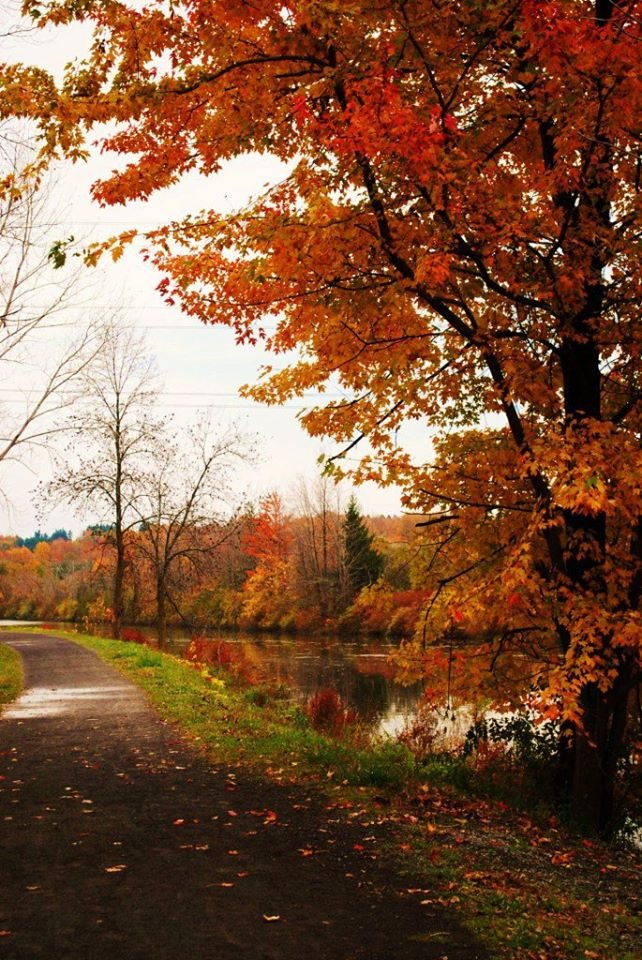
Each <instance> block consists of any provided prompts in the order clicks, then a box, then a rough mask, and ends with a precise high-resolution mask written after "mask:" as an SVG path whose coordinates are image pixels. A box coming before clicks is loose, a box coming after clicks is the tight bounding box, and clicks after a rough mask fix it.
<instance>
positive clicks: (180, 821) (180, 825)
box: [172, 817, 185, 827]
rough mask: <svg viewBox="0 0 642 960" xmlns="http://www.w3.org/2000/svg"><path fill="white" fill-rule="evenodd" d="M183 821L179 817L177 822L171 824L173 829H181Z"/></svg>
mask: <svg viewBox="0 0 642 960" xmlns="http://www.w3.org/2000/svg"><path fill="white" fill-rule="evenodd" d="M184 823H185V821H184V820H183V819H181V818H180V817H179V819H178V820H174V821H173V823H172V826H173V827H182V826H183V824H184Z"/></svg>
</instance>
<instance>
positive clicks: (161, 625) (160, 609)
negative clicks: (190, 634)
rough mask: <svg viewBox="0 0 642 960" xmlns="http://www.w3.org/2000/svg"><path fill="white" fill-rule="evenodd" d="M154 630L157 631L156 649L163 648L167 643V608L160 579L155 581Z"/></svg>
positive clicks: (163, 587) (163, 586)
mask: <svg viewBox="0 0 642 960" xmlns="http://www.w3.org/2000/svg"><path fill="white" fill-rule="evenodd" d="M156 631H157V633H158V649H159V650H164V649H165V645H166V643H167V609H166V603H165V585H164V583H163V582H162V580H161V581H157V583H156Z"/></svg>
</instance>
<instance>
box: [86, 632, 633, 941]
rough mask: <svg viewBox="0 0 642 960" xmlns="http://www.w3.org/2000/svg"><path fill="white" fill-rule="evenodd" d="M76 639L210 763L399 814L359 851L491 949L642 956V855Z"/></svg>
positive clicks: (155, 660)
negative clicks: (428, 778) (388, 837)
mask: <svg viewBox="0 0 642 960" xmlns="http://www.w3.org/2000/svg"><path fill="white" fill-rule="evenodd" d="M70 639H73V640H74V641H76V642H80V643H81V644H83V645H85V646H87V647H89V648H91V649H93V650H95V651H96V652H97V653H98V654H99V655H100V656H101V657H103V658H104V659H105V660H107V661H108V662H110V663H112V664H113V665H114V666H116V667H117V668H118V669H119V670H121V671H122V672H123V673H124V674H125V675H127V676H128V677H130V678H131V679H132V680H134V682H136V683H137V684H138V685H139V686H141V687H142V688H143V689H144V690H145V691H146V693H147V696H148V697H149V699H150V700H151V701H152V703H153V704H154V706H155V708H156V710H157V711H158V712H159V713H160V714H161V715H162V716H164V717H166V718H168V719H171V720H173V721H174V722H175V723H178V724H179V725H180V727H181V728H182V729H184V730H185V731H187V732H188V734H189V736H190V737H191V739H192V741H193V743H194V745H195V746H196V747H197V748H199V749H201V750H203V752H204V753H205V754H206V755H207V756H208V757H210V758H211V759H212V760H215V761H216V762H226V763H228V764H231V765H237V766H238V767H239V768H242V769H250V770H251V769H254V770H257V771H261V772H263V773H266V774H267V775H268V776H269V777H271V778H272V779H273V780H275V781H282V782H286V783H293V784H294V783H298V784H306V785H308V786H310V787H314V788H315V789H316V790H317V791H322V792H323V793H324V794H325V795H326V798H327V800H326V803H327V805H328V806H330V807H332V808H334V809H336V810H337V812H338V813H339V812H340V811H342V812H343V815H344V816H347V817H348V818H354V819H355V820H356V821H358V822H360V823H363V824H366V823H368V822H373V821H375V820H376V821H377V822H383V821H385V822H390V823H394V824H395V825H397V826H398V827H399V828H400V829H401V831H402V833H401V834H398V835H397V838H396V840H395V842H394V844H393V845H391V846H389V847H387V848H386V849H381V848H377V847H376V846H375V845H374V841H370V840H368V839H367V837H368V834H364V837H363V838H362V839H361V841H360V843H359V846H360V847H361V850H360V851H359V852H360V853H362V854H363V856H366V857H392V858H394V860H395V863H396V869H397V870H398V871H400V872H401V873H402V874H404V873H407V875H408V877H409V878H410V877H412V878H413V879H412V881H410V880H409V889H411V890H412V894H411V895H412V896H413V897H418V898H419V899H420V902H423V901H426V904H425V905H426V908H427V909H428V908H430V906H431V905H434V903H436V904H437V905H444V904H445V905H448V906H450V907H451V908H454V909H455V910H456V911H457V913H458V915H459V916H460V918H461V921H462V923H464V924H465V925H467V926H468V927H469V929H470V930H471V931H472V932H474V933H475V935H476V936H477V937H478V938H479V939H480V940H481V941H482V942H483V943H484V944H485V945H486V947H487V949H488V951H489V953H490V955H491V956H492V957H493V960H586V958H589V960H613V958H614V957H617V958H618V960H637V957H638V956H639V942H640V938H641V937H642V926H641V924H640V906H641V901H640V891H639V882H638V879H639V870H640V866H641V863H640V858H639V855H635V854H633V853H629V852H625V851H622V850H615V849H613V848H611V847H609V846H607V845H605V844H602V843H598V842H593V841H588V840H582V839H580V838H574V837H573V836H571V835H569V834H568V833H566V832H565V831H564V830H563V829H562V827H561V826H560V825H559V824H558V823H557V821H556V820H555V819H554V818H549V819H548V820H544V821H542V820H535V819H534V818H532V817H529V816H527V815H525V814H524V813H519V812H517V811H514V810H512V809H511V808H509V807H507V806H506V805H505V804H504V803H501V802H498V801H485V800H483V799H480V798H479V797H474V798H471V797H470V796H466V795H464V794H461V793H458V792H456V791H455V790H454V789H452V788H449V787H446V786H443V785H442V786H441V787H439V788H437V787H436V786H435V785H434V784H433V783H430V782H424V781H423V780H422V779H421V770H420V768H418V767H417V766H416V765H415V764H414V762H413V760H412V758H411V757H410V755H409V754H408V753H407V752H406V751H404V750H403V748H400V747H398V745H396V744H394V743H383V744H379V745H378V746H375V747H374V748H369V747H367V746H365V745H364V744H360V743H359V742H358V736H357V738H356V742H355V741H354V740H352V739H349V738H346V739H343V740H334V739H333V738H331V737H327V736H324V735H322V734H320V733H318V732H317V731H314V730H312V728H311V727H310V725H309V723H308V721H307V719H306V717H305V716H304V715H303V713H302V711H301V708H300V707H298V706H296V705H294V704H293V703H292V702H291V701H290V700H289V699H288V698H287V697H286V695H285V692H284V691H283V690H282V689H281V690H280V689H279V688H274V689H272V690H270V689H269V688H268V687H243V686H242V685H239V684H237V683H235V682H234V681H233V679H232V678H230V677H228V676H226V675H225V674H224V673H221V672H216V671H212V670H210V669H206V668H198V669H197V668H195V667H194V666H193V665H190V664H188V663H185V662H181V661H178V660H176V659H174V658H172V657H168V656H166V655H163V654H160V653H158V652H157V651H154V650H150V649H148V648H146V647H143V646H140V645H138V644H128V643H122V642H114V641H110V640H104V639H100V638H96V637H82V636H78V635H70ZM310 856H314V850H313V849H312V848H311V853H310ZM417 877H423V882H422V881H420V882H419V884H417ZM410 883H412V886H410Z"/></svg>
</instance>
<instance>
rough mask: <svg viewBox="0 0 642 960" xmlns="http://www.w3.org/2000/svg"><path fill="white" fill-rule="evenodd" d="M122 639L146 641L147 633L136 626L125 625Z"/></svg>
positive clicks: (131, 641) (121, 635)
mask: <svg viewBox="0 0 642 960" xmlns="http://www.w3.org/2000/svg"><path fill="white" fill-rule="evenodd" d="M120 639H121V640H128V641H129V642H130V643H145V634H144V633H143V632H142V630H138V629H137V628H136V627H123V629H122V630H121V632H120Z"/></svg>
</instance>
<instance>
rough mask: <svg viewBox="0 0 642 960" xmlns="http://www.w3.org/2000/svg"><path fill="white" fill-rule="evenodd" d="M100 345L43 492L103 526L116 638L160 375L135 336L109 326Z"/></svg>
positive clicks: (153, 431)
mask: <svg viewBox="0 0 642 960" xmlns="http://www.w3.org/2000/svg"><path fill="white" fill-rule="evenodd" d="M103 339H104V346H103V348H102V350H101V352H100V354H99V355H98V356H97V358H96V359H95V361H94V362H93V363H92V364H91V365H90V366H88V367H87V368H86V369H85V370H84V371H83V373H82V375H81V377H80V378H79V381H78V384H77V399H76V404H75V406H74V413H73V416H72V420H71V424H70V430H71V441H70V443H69V444H68V446H67V449H66V450H65V451H64V455H62V456H60V455H59V456H58V461H57V470H56V476H55V478H54V479H53V480H52V481H51V482H50V483H49V484H47V485H46V487H45V490H46V495H47V498H48V499H53V500H55V501H60V500H63V501H66V502H67V503H69V504H71V505H72V506H74V507H75V508H76V509H77V510H78V511H80V512H83V513H84V512H85V511H86V509H87V508H91V509H93V510H95V511H97V520H98V521H100V522H101V523H105V524H106V527H107V529H106V531H105V538H106V542H107V543H108V544H109V545H110V546H111V547H113V549H114V551H115V557H116V565H115V571H114V581H113V593H112V612H113V634H114V636H115V637H119V636H120V634H121V630H122V626H123V616H124V582H125V570H126V565H127V559H128V558H127V532H128V531H129V530H130V529H131V528H132V527H133V526H134V525H135V524H136V523H138V522H139V520H140V516H139V512H138V506H137V499H138V498H139V497H140V496H141V493H142V477H143V474H144V468H145V463H146V461H147V460H148V459H149V457H150V456H152V452H153V447H154V438H155V437H156V436H157V434H158V420H157V419H155V403H156V399H157V391H158V377H157V372H156V367H155V363H154V361H153V360H152V358H151V357H150V356H149V355H148V354H147V347H146V344H145V341H144V338H143V337H142V336H141V334H140V333H138V332H137V331H136V330H132V329H128V328H127V327H125V326H124V325H123V324H122V322H119V321H118V320H115V321H112V322H111V323H109V324H108V325H106V328H105V334H104V338H103ZM78 449H80V450H81V451H82V453H81V454H80V456H78V454H77V453H75V451H76V450H78ZM74 460H75V463H74Z"/></svg>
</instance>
